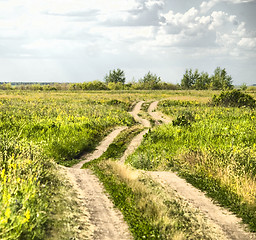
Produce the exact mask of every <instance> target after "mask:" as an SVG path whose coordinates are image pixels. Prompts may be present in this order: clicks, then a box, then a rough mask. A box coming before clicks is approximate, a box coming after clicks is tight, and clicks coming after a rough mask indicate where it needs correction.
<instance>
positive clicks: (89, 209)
mask: <svg viewBox="0 0 256 240" xmlns="http://www.w3.org/2000/svg"><path fill="white" fill-rule="evenodd" d="M125 128H126V127H119V128H117V129H115V130H114V131H113V132H111V133H110V134H109V135H108V136H107V137H106V138H105V139H104V140H103V141H102V142H101V143H100V145H99V146H98V147H97V149H96V150H95V151H94V152H93V153H92V154H90V155H88V156H86V157H85V158H86V159H85V160H83V161H81V162H80V163H79V164H76V165H75V166H73V167H72V168H65V171H66V174H67V177H68V179H69V181H70V183H71V184H72V186H73V187H74V189H75V191H76V192H77V195H78V200H77V202H78V204H79V207H80V210H81V212H84V213H85V215H87V220H88V219H89V225H90V228H89V229H87V230H84V231H86V232H87V235H89V236H90V237H89V238H88V237H86V238H85V237H84V233H83V235H80V236H79V238H78V239H79V240H80V239H81V240H82V239H94V240H121V239H122V240H126V239H132V236H131V234H130V231H129V228H128V225H127V224H126V223H125V221H124V219H123V216H122V214H121V212H120V211H119V210H117V209H116V208H115V207H114V205H113V203H112V202H111V200H110V199H109V198H108V197H107V195H106V194H105V193H104V188H103V186H102V184H101V183H100V181H99V180H98V178H97V177H96V176H95V175H93V173H92V171H91V170H89V169H80V168H81V167H82V165H83V164H84V163H85V162H88V161H91V160H93V159H96V158H98V157H100V156H101V154H102V153H103V152H104V151H106V150H107V148H108V146H109V145H110V144H111V143H112V142H113V140H114V139H115V137H116V136H117V135H118V134H119V133H120V132H121V131H122V130H124V129H125ZM82 232H83V231H82Z"/></svg>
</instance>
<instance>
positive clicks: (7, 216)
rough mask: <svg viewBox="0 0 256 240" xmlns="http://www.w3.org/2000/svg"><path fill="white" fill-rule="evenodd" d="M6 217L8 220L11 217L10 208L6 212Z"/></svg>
mask: <svg viewBox="0 0 256 240" xmlns="http://www.w3.org/2000/svg"><path fill="white" fill-rule="evenodd" d="M5 216H6V219H9V218H10V216H11V209H10V208H9V207H8V208H7V209H6V211H5Z"/></svg>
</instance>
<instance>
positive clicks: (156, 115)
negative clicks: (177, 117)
mask: <svg viewBox="0 0 256 240" xmlns="http://www.w3.org/2000/svg"><path fill="white" fill-rule="evenodd" d="M158 102H159V101H155V102H152V103H151V104H150V105H149V108H148V114H149V115H150V116H151V117H152V118H153V119H154V120H155V121H156V122H157V123H158V124H160V123H165V124H167V123H170V122H171V121H172V119H171V118H170V117H168V116H166V115H164V114H163V113H161V112H158V111H156V109H157V105H158Z"/></svg>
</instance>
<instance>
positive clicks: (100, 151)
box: [72, 127, 127, 169]
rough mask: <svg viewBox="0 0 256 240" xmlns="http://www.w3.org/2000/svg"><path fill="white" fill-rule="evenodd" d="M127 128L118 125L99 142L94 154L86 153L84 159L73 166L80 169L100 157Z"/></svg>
mask: <svg viewBox="0 0 256 240" xmlns="http://www.w3.org/2000/svg"><path fill="white" fill-rule="evenodd" d="M126 128H127V127H118V128H116V129H115V130H113V131H112V132H111V133H110V134H109V135H108V136H107V137H106V138H105V139H103V141H102V142H101V143H100V144H99V146H98V147H97V148H96V150H95V151H94V152H93V153H92V154H86V155H84V156H82V157H81V159H84V160H83V161H81V162H79V163H78V164H75V165H74V166H73V167H72V168H78V169H80V168H81V167H82V166H83V165H84V164H85V163H86V162H90V161H92V160H93V159H96V158H99V157H100V156H101V155H102V154H103V153H104V152H105V151H106V150H107V149H108V147H109V145H110V144H111V143H112V142H113V141H114V139H115V138H116V137H117V135H118V134H119V133H120V132H122V131H123V130H124V129H126Z"/></svg>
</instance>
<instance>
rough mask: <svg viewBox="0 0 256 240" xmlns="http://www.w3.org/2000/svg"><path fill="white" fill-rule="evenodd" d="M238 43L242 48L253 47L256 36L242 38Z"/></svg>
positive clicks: (255, 43) (255, 44) (255, 42)
mask: <svg viewBox="0 0 256 240" xmlns="http://www.w3.org/2000/svg"><path fill="white" fill-rule="evenodd" d="M238 45H239V46H240V47H243V48H249V49H252V48H255V47H256V38H242V39H241V40H240V41H239V43H238Z"/></svg>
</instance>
